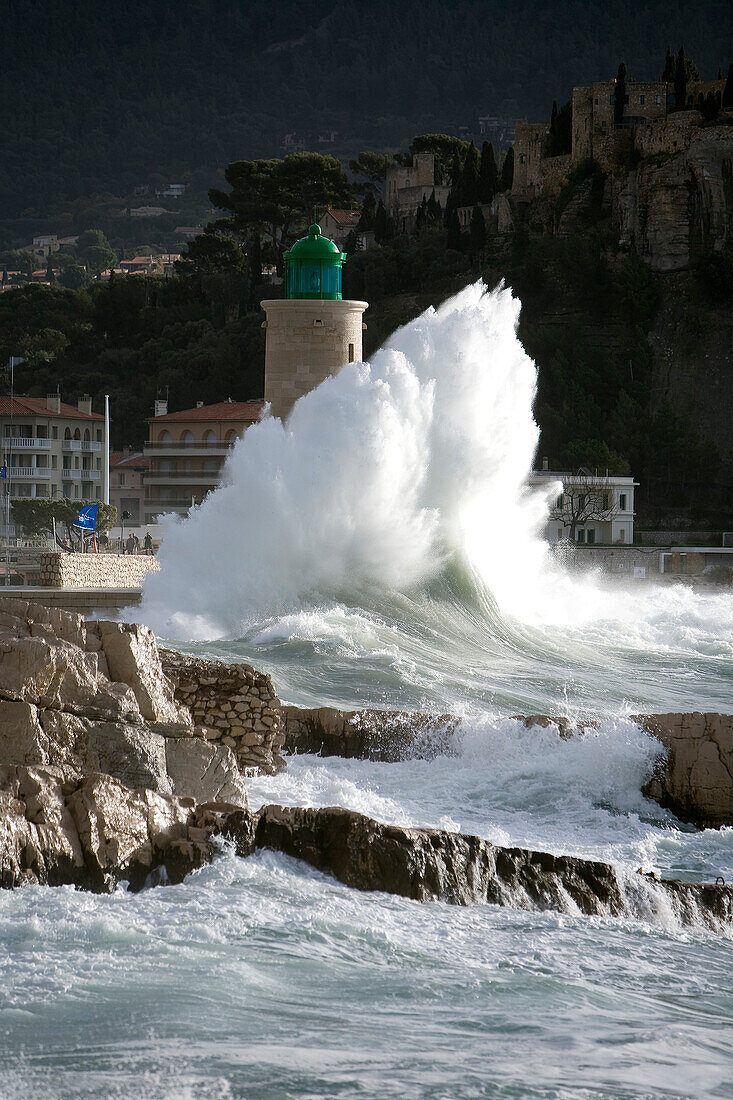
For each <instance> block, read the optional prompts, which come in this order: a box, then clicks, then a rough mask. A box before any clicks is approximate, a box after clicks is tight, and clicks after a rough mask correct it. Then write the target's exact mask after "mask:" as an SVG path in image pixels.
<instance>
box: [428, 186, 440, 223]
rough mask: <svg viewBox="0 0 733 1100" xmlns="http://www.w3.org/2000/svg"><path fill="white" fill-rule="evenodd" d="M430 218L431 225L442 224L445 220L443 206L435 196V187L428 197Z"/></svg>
mask: <svg viewBox="0 0 733 1100" xmlns="http://www.w3.org/2000/svg"><path fill="white" fill-rule="evenodd" d="M428 220H429V222H430V224H431V225H440V223H441V222H442V220H443V208H442V206H441V205H440V203H439V202H438V200H437V199H436V197H435V188H433V192H432V194H431V196H430V198H429V199H428Z"/></svg>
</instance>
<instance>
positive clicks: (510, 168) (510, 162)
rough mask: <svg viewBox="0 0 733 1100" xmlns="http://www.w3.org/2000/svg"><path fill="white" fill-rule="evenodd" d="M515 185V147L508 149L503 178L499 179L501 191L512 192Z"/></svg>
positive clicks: (502, 173) (502, 169) (502, 167)
mask: <svg viewBox="0 0 733 1100" xmlns="http://www.w3.org/2000/svg"><path fill="white" fill-rule="evenodd" d="M513 183H514V146H513V145H512V147H511V148H510V149H507V153H506V156H505V157H504V163H503V164H502V166H501V176H500V178H499V190H500V191H511V189H512V184H513Z"/></svg>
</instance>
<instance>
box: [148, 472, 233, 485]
mask: <svg viewBox="0 0 733 1100" xmlns="http://www.w3.org/2000/svg"><path fill="white" fill-rule="evenodd" d="M220 474H221V470H187V471H186V472H183V471H178V470H153V471H151V472H150V473H147V474H146V475H145V482H144V483H145V485H178V486H179V487H180V485H181V482H188V483H189V484H190V485H211V486H213V485H218V484H219V476H220Z"/></svg>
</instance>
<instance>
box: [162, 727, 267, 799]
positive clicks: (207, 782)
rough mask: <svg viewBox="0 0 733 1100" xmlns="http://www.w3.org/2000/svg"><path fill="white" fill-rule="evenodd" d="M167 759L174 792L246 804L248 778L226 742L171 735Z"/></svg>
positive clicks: (189, 796) (186, 795) (179, 794)
mask: <svg viewBox="0 0 733 1100" xmlns="http://www.w3.org/2000/svg"><path fill="white" fill-rule="evenodd" d="M166 760H167V768H168V775H169V777H170V781H171V785H172V788H173V793H174V794H176V795H178V797H180V798H193V799H195V800H196V802H231V803H233V804H234V805H237V806H244V805H246V800H247V791H246V786H245V782H244V779H243V778H242V776H241V774H240V772H239V769H238V767H237V762H236V760H235V758H234V756H233V754H232V752H231V750H230V749H229V748H227V747H226V746H225V745H211V744H209V743H208V742H206V741H202V740H201V739H199V738H178V739H175V740H174V739H169V740H168V742H167V744H166Z"/></svg>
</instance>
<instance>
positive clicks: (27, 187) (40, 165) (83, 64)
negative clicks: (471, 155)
mask: <svg viewBox="0 0 733 1100" xmlns="http://www.w3.org/2000/svg"><path fill="white" fill-rule="evenodd" d="M731 8H732V6H731V5H730V3H729V0H703V2H701V3H697V4H691V3H689V0H645V2H643V3H639V2H638V0H616V3H614V4H607V3H603V2H600V0H519V2H517V3H513V4H508V3H506V2H499V0H420V3H416V2H414V0H339V2H338V3H336V0H144V2H143V0H0V13H1V14H0V19H1V25H0V43H1V45H0V51H1V52H0V56H1V57H2V71H3V96H2V105H1V106H0V112H1V116H0V135H2V136H1V137H0V142H1V143H2V146H1V147H0V218H17V217H18V216H19V215H20V214H22V213H24V212H26V214H27V216H28V217H30V218H32V217H34V216H35V217H37V216H41V217H42V216H45V215H48V214H53V213H56V212H58V211H59V210H62V209H63V204H64V203H68V202H72V201H74V200H75V199H79V198H82V197H85V196H89V195H92V194H100V193H105V192H109V193H112V194H114V195H122V194H127V193H128V192H130V191H131V190H132V189H133V188H135V187H136V186H140V185H143V184H146V185H150V184H152V185H153V186H154V185H156V184H158V183H160V184H164V183H167V182H168V181H169V180H172V179H190V178H194V177H195V176H196V173H200V174H201V176H202V178H203V177H205V178H206V179H207V180H210V179H211V178H212V175H213V172H214V171H215V170H216V168H217V167H219V168H222V167H224V166H225V165H226V164H227V163H229V162H230V161H232V160H235V159H238V158H242V157H252V156H258V155H267V154H276V153H279V152H281V142H282V138H283V136H284V134H285V133H288V132H292V131H297V132H301V133H302V132H305V133H315V134H316V137H315V139H314V140H315V141H316V142H317V135H318V132H319V130H320V131H325V130H335V131H336V132H337V137H336V144H335V146H332V147H329V149H328V151H335V152H337V153H340V152H345V153H351V152H353V151H354V150H355V149H357V148H369V147H381V146H385V145H398V144H401V143H403V142H406V140H407V139H408V138H409V137H410V136H411V135H412V134H414V133H420V132H425V131H436V130H448V131H451V130H453V131H455V130H456V129H457V127H459V126H461V125H466V126H469V127H472V126H474V125H475V120H476V117H477V116H478V115H479V114H501V113H504V114H507V115H512V116H515V115H528V116H540V117H545V116H546V115H547V109H548V108H547V105H548V104H549V103H552V101H553V99H557V100H558V102H560V101H562V100H564V99H566V98H567V95H568V93H569V90H570V88H571V87H572V85H573V84H578V83H581V82H583V81H589V80H592V79H597V78H603V77H608V76H609V75H611V74H612V73H615V71H616V67H617V65H618V61H619V58H620V57H623V58H624V59H625V60H626V64H627V67H628V71H629V74H630V75H631V76H637V77H639V78H642V77H643V78H646V77H656V76H658V75H659V70H660V67H661V63H662V59H663V58H664V53H665V49H666V46H667V43H668V42H672V43H673V44H674V45H675V46H676V45H678V44H679V42H682V41H684V43H685V46H686V47H687V49H688V53H690V54H691V55H692V56H693V57H694V58H695V60H696V62H697V64H698V66H699V68H700V70H701V72H702V73H704V74H707V75H710V76H714V75H715V73H716V72H717V68H718V66H719V65H721V64H727V61H728V57H727V54H728V52H729V50H728V44H729V43H730V40H731ZM724 55H725V56H724Z"/></svg>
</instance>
